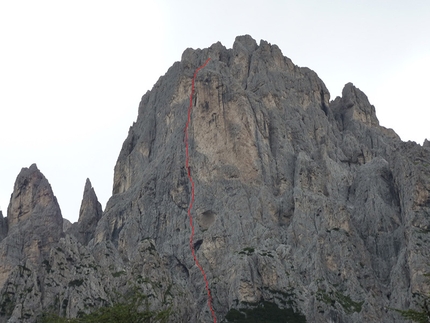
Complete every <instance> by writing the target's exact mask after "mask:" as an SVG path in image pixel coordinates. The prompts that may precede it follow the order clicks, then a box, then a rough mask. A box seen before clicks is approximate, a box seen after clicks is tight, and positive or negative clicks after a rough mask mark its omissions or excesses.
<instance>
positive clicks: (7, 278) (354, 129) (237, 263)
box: [0, 36, 430, 322]
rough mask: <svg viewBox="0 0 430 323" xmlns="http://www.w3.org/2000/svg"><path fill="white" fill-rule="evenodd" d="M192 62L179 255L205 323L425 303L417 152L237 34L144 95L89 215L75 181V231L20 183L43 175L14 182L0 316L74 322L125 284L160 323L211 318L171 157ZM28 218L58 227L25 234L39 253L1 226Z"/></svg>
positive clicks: (347, 98)
mask: <svg viewBox="0 0 430 323" xmlns="http://www.w3.org/2000/svg"><path fill="white" fill-rule="evenodd" d="M207 58H211V60H210V61H209V63H208V64H207V66H206V67H205V68H204V69H202V70H200V72H199V73H198V74H197V78H196V83H195V96H194V97H193V103H194V107H193V112H192V118H191V124H190V128H189V145H190V170H191V174H192V176H193V180H194V182H195V203H194V207H193V213H192V214H193V218H194V225H195V237H194V243H195V245H194V248H195V250H196V253H197V257H198V259H199V262H200V263H201V265H202V266H203V268H204V270H205V272H206V275H207V278H208V280H209V286H210V289H211V293H212V296H213V301H214V308H215V311H216V314H217V317H218V321H219V322H226V321H233V319H232V316H233V314H234V315H236V316H243V317H244V315H245V314H244V313H247V315H252V313H253V309H255V308H256V307H260V309H261V308H263V309H264V308H265V309H266V310H268V311H269V310H271V311H272V312H273V311H280V312H279V313H283V314H282V315H283V317H284V318H285V319H286V320H287V321H290V320H296V321H299V322H303V321H304V319H306V320H307V321H308V322H404V320H403V319H402V318H401V316H400V315H399V314H398V313H397V312H395V311H393V310H391V309H393V308H401V309H407V308H410V307H412V308H416V306H417V305H416V304H415V303H414V302H415V300H416V298H414V295H417V294H426V293H429V291H430V290H429V289H430V288H429V282H428V278H427V277H426V274H427V273H429V272H430V268H429V263H428V259H429V256H430V255H429V252H428V250H430V249H429V244H430V238H429V237H430V236H429V234H430V233H429V232H430V220H429V219H430V218H429V215H430V150H429V149H428V148H427V146H428V141H426V143H425V144H424V146H420V145H418V144H416V143H413V142H406V143H405V142H402V141H401V140H400V138H399V137H398V136H397V134H396V133H395V132H394V131H393V130H391V129H386V128H384V127H383V126H381V125H380V124H379V121H378V119H377V116H376V112H375V108H374V107H373V106H372V105H371V104H370V102H369V100H368V98H367V97H366V95H365V94H364V93H363V92H362V91H360V90H359V89H358V88H357V87H355V86H354V85H353V84H352V83H348V84H346V85H345V88H344V89H343V91H342V97H338V98H335V99H334V100H333V101H330V94H329V92H328V90H327V88H326V87H325V85H324V83H323V81H322V80H320V79H319V77H318V75H317V74H316V73H315V72H313V71H312V70H310V69H308V68H302V67H298V66H296V65H294V64H293V63H292V62H291V60H290V59H288V58H286V57H285V56H283V54H282V52H281V50H280V49H279V48H278V47H277V46H276V45H271V44H269V43H267V42H265V41H261V42H260V43H259V44H257V42H256V41H255V40H254V39H252V38H251V37H250V36H239V37H237V38H236V40H235V42H234V44H233V48H231V49H227V48H225V47H224V46H223V45H222V44H220V43H216V44H214V45H212V46H211V47H209V48H206V49H202V50H201V49H197V50H194V49H187V50H185V51H184V53H183V55H182V59H181V61H180V62H176V63H174V64H173V66H172V67H171V68H170V69H169V70H168V71H167V73H166V74H165V75H164V76H162V77H161V78H160V79H159V80H158V81H157V83H156V84H155V85H154V88H153V89H152V90H151V91H148V92H147V93H146V94H145V95H144V96H143V97H142V100H141V103H140V105H139V110H138V117H137V120H136V122H135V123H134V124H133V125H132V126H131V127H130V129H129V132H128V136H127V138H126V139H125V141H124V144H123V146H122V149H121V151H120V153H119V157H118V161H117V164H116V166H115V172H114V183H113V195H112V197H111V198H110V199H109V201H108V203H107V206H106V209H105V210H104V212H103V213H102V212H101V207H100V204H99V203H98V201H97V197H96V195H95V193H94V190H93V188H92V187H91V183H90V182H89V181H87V183H86V186H85V191H84V197H83V202H82V206H81V212H80V218H79V221H78V223H75V224H73V225H72V226H71V227H69V228H68V229H67V230H66V233H63V232H62V223H61V214H60V213H58V212H59V209H58V212H57V213H55V212H54V213H55V214H57V216H52V215H53V213H52V210H51V209H50V207H48V206H49V205H54V204H53V203H54V202H53V201H54V199H53V198H52V196H53V195H52V192H51V193H49V194H47V195H46V196H48V197H49V198H44V196H45V195H44V194H39V195H38V194H37V193H34V192H37V189H34V188H33V189H30V188H31V187H39V186H40V187H47V186H46V185H45V184H43V185H42V184H40V185H39V186H37V185H33V186H32V185H28V183H29V182H31V183H36V182H37V183H44V181H43V180H42V179H40V176H39V177H38V176H35V177H34V178H35V179H34V180H31V178H33V177H32V176H31V174H32V172H30V171H29V170H26V171H23V172H24V173H23V174H22V176H21V174H20V176H18V179H17V183H18V184H16V187H15V190H14V193H13V196H12V200H11V205H10V207H9V209H8V210H9V211H8V217H7V223H8V224H9V229H8V231H3V232H7V235H6V237H5V238H3V240H1V241H0V258H1V259H2V260H3V259H6V261H5V262H3V261H2V262H1V265H0V297H3V298H0V322H6V321H5V320H4V319H3V321H2V317H3V318H7V317H12V318H11V320H12V321H13V320H21V321H23V322H34V317H35V316H37V314H38V313H41V311H42V310H44V311H46V310H48V309H49V310H52V311H54V312H55V313H58V314H61V315H66V316H69V317H74V316H76V315H77V314H78V313H81V312H89V311H91V310H92V309H93V308H96V307H98V306H102V305H108V304H111V303H112V302H114V301H115V298H114V296H113V295H114V294H115V292H121V293H125V292H126V291H127V290H130V289H132V288H136V287H137V288H139V289H140V290H141V291H142V292H144V293H146V294H147V295H150V301H151V304H152V305H151V306H152V308H154V309H166V308H172V309H173V314H172V317H171V322H210V321H211V320H212V319H211V315H210V312H209V309H208V306H207V296H206V291H205V284H204V281H203V278H202V275H201V273H200V271H199V269H198V268H197V267H196V265H195V264H194V261H193V258H192V256H191V252H190V248H189V237H190V225H189V220H188V217H187V208H188V203H189V200H190V185H189V181H188V178H187V170H186V169H185V145H184V128H185V123H186V118H187V109H188V105H189V95H190V89H191V80H192V77H193V74H194V71H195V70H196V68H198V67H199V66H201V64H203V63H204V62H205V61H206V59H207ZM32 167H33V166H32ZM32 167H30V169H33V171H34V167H33V168H32ZM36 173H37V172H36ZM24 175H25V176H24ZM24 178H28V179H27V180H24ZM37 178H39V180H37ZM19 183H21V184H19ZM23 183H24V184H23ZM25 183H27V184H25ZM21 186H22V187H29V188H27V189H21V188H20V187H21ZM18 193H19V194H18ZM19 196H22V197H23V198H19ZM24 197H25V198H24ZM30 197H31V198H30ZM39 200H40V201H45V202H43V203H42V202H37V201H39ZM21 201H27V202H25V203H24V202H21ZM29 201H33V202H32V203H33V204H32V203H30V202H29ZM55 203H56V201H55ZM34 204H38V205H45V208H41V206H39V207H38V208H37V207H35V206H31V205H34ZM29 205H30V206H31V207H30V206H29ZM36 209H37V210H39V211H37V212H35V211H33V210H36ZM49 210H51V211H49ZM46 212H47V213H46ZM49 212H51V213H49ZM42 213H43V214H51V215H50V216H48V217H47V218H46V219H50V220H49V221H48V222H50V221H51V220H52V224H51V225H52V226H53V227H55V228H57V229H55V230H53V231H54V233H49V234H50V235H52V237H51V238H50V240H49V239H47V238H46V235H47V233H46V232H45V231H43V232H42V231H40V230H39V231H38V230H36V231H34V232H33V231H32V232H33V233H32V235H30V236H32V237H33V238H32V240H31V239H30V240H31V241H34V240H35V239H36V236H37V239H39V240H40V241H42V243H41V247H40V248H39V247H38V248H39V249H40V250H41V252H40V253H37V252H36V253H33V250H34V248H33V249H31V246H32V243H31V242H28V241H30V240H28V239H27V236H26V235H22V234H21V235H19V234H18V233H17V229H16V228H18V227H20V228H24V226H25V223H29V224H28V226H29V227H32V226H37V224H36V223H35V219H39V220H40V218H37V216H39V215H38V214H42ZM33 217H34V220H33ZM0 219H1V218H0ZM45 222H46V221H45ZM0 223H1V222H0ZM50 223H51V222H50ZM14 228H15V229H14ZM20 230H21V229H20ZM0 232H1V231H0ZM12 239H14V240H13V241H14V242H13V243H14V244H13V245H19V246H24V249H23V250H24V251H18V250H16V251H13V248H12V247H11V245H10V244H8V243H7V241H12ZM39 240H38V241H39ZM5 241H6V242H5ZM43 241H48V242H49V243H51V242H52V243H51V244H49V243H45V242H43ZM33 243H34V242H33ZM49 246H50V248H49ZM11 248H12V249H11ZM21 249H22V248H21ZM26 250H27V251H26ZM11 255H13V256H11ZM2 275H3V276H2ZM32 284H33V285H32ZM20 286H22V287H20ZM33 286H34V288H33ZM30 287H31V288H30ZM23 288H27V289H26V290H32V292H28V293H26V292H25V289H23ZM5 295H6V296H7V295H14V296H13V297H12V296H7V297H9V298H8V299H9V302H5V300H6V296H5ZM19 295H21V296H19ZM2 304H3V305H2ZM4 304H6V305H7V306H6V305H4ZM36 304H39V307H37V305H36ZM40 304H42V305H40ZM2 306H3V307H2ZM2 308H6V310H1V309H2ZM8 315H9V316H8ZM12 321H11V322H12Z"/></svg>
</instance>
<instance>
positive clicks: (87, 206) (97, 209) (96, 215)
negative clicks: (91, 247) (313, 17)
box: [66, 178, 103, 245]
mask: <svg viewBox="0 0 430 323" xmlns="http://www.w3.org/2000/svg"><path fill="white" fill-rule="evenodd" d="M102 214H103V211H102V206H101V204H100V203H99V201H98V199H97V195H96V193H95V191H94V188H93V187H92V185H91V182H90V180H89V179H88V178H87V181H86V182H85V188H84V196H83V198H82V204H81V209H80V211H79V220H78V222H77V223H74V224H72V225H71V226H70V227H69V228H68V230H66V232H67V233H69V234H72V235H74V236H75V237H76V239H78V241H79V242H80V243H82V244H83V245H87V244H88V242H89V241H90V240H91V239H92V238H93V237H94V231H95V229H96V226H97V223H98V221H99V220H100V218H101V217H102Z"/></svg>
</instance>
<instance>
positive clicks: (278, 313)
mask: <svg viewBox="0 0 430 323" xmlns="http://www.w3.org/2000/svg"><path fill="white" fill-rule="evenodd" d="M225 318H226V320H227V322H229V323H245V322H246V323H261V322H265V323H287V322H288V323H306V317H305V316H304V315H303V314H301V313H294V311H293V309H291V308H283V309H281V308H279V307H278V305H276V304H275V303H271V302H261V303H259V304H258V305H256V307H254V308H242V309H234V308H232V309H230V310H229V311H228V313H227V315H226V317H225Z"/></svg>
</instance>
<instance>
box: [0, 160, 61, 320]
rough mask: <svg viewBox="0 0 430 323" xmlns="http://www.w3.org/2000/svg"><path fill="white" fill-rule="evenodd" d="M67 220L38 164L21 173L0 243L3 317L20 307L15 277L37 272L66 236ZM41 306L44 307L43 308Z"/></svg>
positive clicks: (0, 291) (34, 274)
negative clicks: (65, 220)
mask: <svg viewBox="0 0 430 323" xmlns="http://www.w3.org/2000/svg"><path fill="white" fill-rule="evenodd" d="M62 222H63V218H62V216H61V211H60V208H59V206H58V203H57V199H56V198H55V196H54V194H53V192H52V189H51V186H50V184H49V182H48V180H47V179H46V178H45V176H43V174H42V173H41V172H40V171H39V169H38V168H37V166H36V165H35V164H33V165H31V166H30V168H23V169H22V170H21V172H20V173H19V175H18V177H17V179H16V181H15V185H14V191H13V193H12V196H11V200H10V204H9V207H8V215H7V223H8V234H7V236H6V237H5V238H4V239H3V240H2V241H1V242H0V258H1V260H2V261H1V262H0V295H1V296H0V298H1V299H0V304H2V312H1V313H0V317H2V316H3V317H4V316H6V317H7V316H8V315H9V316H10V315H11V312H10V311H12V310H14V308H15V305H14V304H16V306H18V307H19V306H23V304H22V303H21V304H19V302H18V300H17V298H16V297H18V294H15V291H13V290H11V289H10V288H11V287H10V286H16V280H15V278H14V277H15V274H16V273H20V275H24V272H33V276H32V277H33V279H34V280H33V282H34V281H36V280H37V278H38V276H37V274H36V273H35V272H36V271H37V268H38V267H40V266H41V263H42V260H43V258H44V257H46V256H47V255H48V254H49V250H50V248H51V246H52V245H53V244H54V243H56V242H57V241H58V240H59V239H60V236H61V234H62V232H63V231H62V224H63V223H62ZM39 307H40V305H39Z"/></svg>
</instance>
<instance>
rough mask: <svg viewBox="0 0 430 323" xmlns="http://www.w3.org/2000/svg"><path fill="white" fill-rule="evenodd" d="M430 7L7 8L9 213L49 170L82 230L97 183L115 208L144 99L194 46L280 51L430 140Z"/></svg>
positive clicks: (2, 144)
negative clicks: (126, 146)
mask: <svg viewBox="0 0 430 323" xmlns="http://www.w3.org/2000/svg"><path fill="white" fill-rule="evenodd" d="M429 32H430V1H428V0H422V1H421V0H411V1H405V0H401V1H399V0H360V1H358V0H355V1H352V0H338V1H336V0H331V1H329V0H309V1H306V0H297V1H288V0H287V1H282V0H266V1H261V0H259V1H253V0H246V1H238V0H236V1H235V0H229V1H224V0H217V1H202V0H201V1H184V0H181V1H176V0H171V1H167V0H165V1H144V0H139V1H127V0H121V1H109V0H103V1H99V0H85V1H82V0H74V1H65V0H52V1H46V0H38V1H34V0H31V1H29V0H22V1H21V0H2V1H0V207H1V209H2V210H3V213H4V215H6V209H7V205H8V204H9V199H10V195H11V193H12V190H13V185H14V182H15V179H16V176H17V175H18V173H19V172H20V170H21V168H22V167H29V166H30V165H31V164H32V163H36V164H37V165H38V167H39V169H40V170H41V171H42V172H43V173H44V175H45V176H46V177H47V178H48V180H49V182H50V183H51V185H52V188H53V190H54V194H55V195H56V196H57V199H58V201H59V203H60V207H61V209H62V213H63V216H64V217H65V218H67V219H69V220H71V221H72V222H73V221H76V220H77V218H78V215H79V208H80V203H81V199H82V193H83V189H84V184H85V180H86V178H87V177H88V178H90V180H91V182H92V184H93V186H94V188H95V191H96V194H97V195H98V197H99V200H100V202H101V203H102V206H103V208H104V207H105V204H106V202H107V200H108V199H109V197H110V195H111V192H112V178H113V168H114V166H115V162H116V159H117V157H118V154H119V151H120V149H121V145H122V142H123V141H124V140H125V138H126V136H127V132H128V128H129V127H130V126H131V124H132V123H133V121H135V120H136V117H137V107H138V104H139V101H140V98H141V96H142V95H143V94H144V93H145V92H146V91H147V90H150V89H151V88H152V86H153V84H154V83H155V82H156V81H157V79H158V78H159V77H160V76H162V75H164V74H165V73H166V71H167V69H168V68H169V67H170V66H171V65H172V64H173V63H174V62H175V61H178V60H180V58H181V54H182V52H183V51H184V50H185V49H186V48H187V47H192V48H205V47H208V46H210V45H211V44H213V43H215V42H217V41H221V42H222V43H223V44H224V45H225V46H226V47H228V48H231V46H232V44H233V41H234V39H235V37H236V36H237V35H243V34H250V35H251V36H252V37H253V38H255V39H256V40H257V42H259V41H260V39H264V40H267V41H268V42H270V43H272V44H277V45H278V46H279V47H280V48H281V50H282V52H283V53H284V55H285V56H287V57H289V58H291V59H292V60H293V62H294V63H295V64H296V65H299V66H307V67H309V68H311V69H313V70H314V71H315V72H317V73H318V75H319V76H320V77H321V78H322V80H323V81H324V82H325V84H326V86H327V88H328V89H329V91H330V93H331V97H332V99H334V98H335V97H336V96H338V95H340V94H341V91H342V88H343V86H344V84H346V83H347V82H353V83H354V85H356V86H357V87H358V88H360V89H361V90H362V91H364V92H365V93H366V94H367V96H368V98H369V100H370V102H371V103H372V104H373V105H375V107H376V113H377V116H378V118H379V121H380V123H381V125H383V126H385V127H389V128H393V129H394V130H395V131H396V132H397V133H398V134H399V135H400V136H401V138H402V139H403V140H413V141H416V142H418V143H420V144H421V143H422V142H423V140H424V139H425V138H429V139H430V129H429V127H428V124H429V120H430V112H429V111H430V104H429V100H428V96H427V92H428V91H429V81H428V80H429V75H430V35H429Z"/></svg>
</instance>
